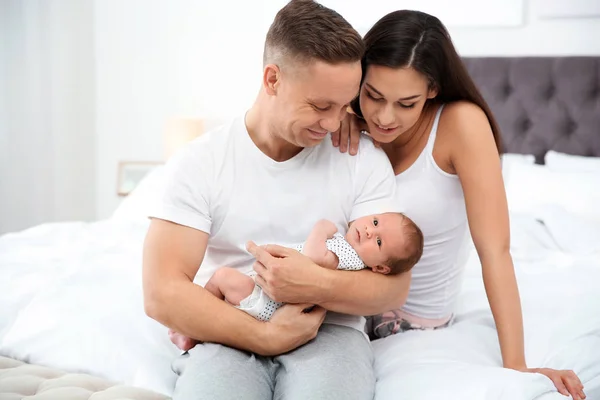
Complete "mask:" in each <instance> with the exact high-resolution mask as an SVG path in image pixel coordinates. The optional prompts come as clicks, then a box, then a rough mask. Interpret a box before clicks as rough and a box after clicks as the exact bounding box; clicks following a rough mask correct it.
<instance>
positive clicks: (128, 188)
mask: <svg viewBox="0 0 600 400" xmlns="http://www.w3.org/2000/svg"><path fill="white" fill-rule="evenodd" d="M162 164H163V163H162V162H159V161H121V162H119V168H118V172H117V173H118V176H117V195H119V196H127V195H129V194H130V193H131V192H132V191H133V189H135V188H136V186H137V185H138V184H139V183H140V182H141V181H142V179H144V177H145V176H146V175H148V173H150V171H152V170H153V169H154V168H156V167H158V166H159V165H162Z"/></svg>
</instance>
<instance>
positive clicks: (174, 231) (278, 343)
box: [143, 219, 324, 355]
mask: <svg viewBox="0 0 600 400" xmlns="http://www.w3.org/2000/svg"><path fill="white" fill-rule="evenodd" d="M207 243H208V234H207V233H205V232H202V231H199V230H196V229H193V228H188V227H184V226H182V225H178V224H175V223H172V222H168V221H164V220H160V219H153V220H152V221H151V223H150V228H149V230H148V233H147V236H146V240H145V242H144V256H143V288H144V308H145V311H146V313H147V314H148V316H150V317H151V318H153V319H155V320H157V321H158V322H160V323H162V324H164V325H166V326H168V327H169V328H172V329H174V330H175V331H177V332H179V333H182V334H183V335H186V336H189V337H192V338H194V339H196V340H199V341H203V342H215V343H221V344H224V345H227V346H230V347H235V348H239V349H243V350H248V351H251V352H254V353H257V354H262V355H273V354H280V353H283V352H286V351H289V350H291V349H294V348H296V347H298V346H300V345H302V344H304V343H306V342H307V341H308V340H310V339H312V338H314V336H315V335H316V332H317V330H318V328H319V326H320V324H321V322H322V320H323V317H324V312H323V311H322V310H319V309H317V310H315V311H316V312H315V311H313V312H312V313H310V314H303V313H302V309H303V308H305V307H306V306H307V305H298V306H294V305H289V306H285V307H282V309H281V310H278V311H277V312H276V313H275V315H274V316H273V318H272V319H271V321H270V322H268V323H264V322H260V321H257V320H256V319H254V318H253V317H251V316H250V315H248V314H246V313H244V312H243V311H240V310H238V309H236V308H234V307H232V306H231V305H229V304H227V303H225V302H224V301H222V300H219V299H218V298H216V297H215V296H213V295H212V294H210V293H209V292H208V291H207V290H205V289H204V288H203V287H201V286H199V285H196V284H194V283H193V279H194V277H195V275H196V272H197V271H198V269H199V267H200V265H201V264H202V260H203V258H204V254H205V252H206V247H207ZM284 309H285V310H284ZM279 311H282V312H281V313H280V312H279Z"/></svg>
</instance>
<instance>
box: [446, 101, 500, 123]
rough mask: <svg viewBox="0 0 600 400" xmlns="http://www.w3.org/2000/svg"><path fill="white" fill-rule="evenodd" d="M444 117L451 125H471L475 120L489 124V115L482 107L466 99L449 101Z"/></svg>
mask: <svg viewBox="0 0 600 400" xmlns="http://www.w3.org/2000/svg"><path fill="white" fill-rule="evenodd" d="M442 118H443V119H444V120H445V121H446V122H447V123H448V124H449V125H450V126H457V127H464V126H470V125H471V124H472V123H473V122H484V123H487V124H488V125H489V122H488V119H487V116H486V115H485V112H484V111H483V110H482V109H481V107H479V106H478V105H477V104H475V103H471V102H470V101H466V100H460V101H453V102H451V103H447V104H446V105H445V106H444V110H443V112H442Z"/></svg>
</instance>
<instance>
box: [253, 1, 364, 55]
mask: <svg viewBox="0 0 600 400" xmlns="http://www.w3.org/2000/svg"><path fill="white" fill-rule="evenodd" d="M363 53H364V44H363V41H362V38H361V37H360V35H359V33H358V32H357V31H356V30H355V29H354V28H353V27H352V25H350V24H349V23H348V21H346V20H345V19H344V18H343V17H342V16H341V15H340V14H338V13H337V12H335V11H334V10H332V9H330V8H327V7H324V6H323V5H321V4H319V3H317V2H315V1H313V0H292V1H290V2H289V3H288V4H287V5H286V6H285V7H283V8H282V9H281V10H279V12H278V13H277V15H276V16H275V20H274V21H273V23H272V24H271V27H270V28H269V32H268V33H267V38H266V40H265V49H264V53H263V63H264V65H267V64H276V65H279V66H281V64H282V63H284V62H285V61H287V60H291V61H292V62H294V63H307V62H311V61H314V60H319V61H324V62H326V63H328V64H333V65H335V64H339V63H345V62H355V61H360V60H361V58H362V56H363Z"/></svg>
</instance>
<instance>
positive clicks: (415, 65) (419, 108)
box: [332, 11, 585, 399]
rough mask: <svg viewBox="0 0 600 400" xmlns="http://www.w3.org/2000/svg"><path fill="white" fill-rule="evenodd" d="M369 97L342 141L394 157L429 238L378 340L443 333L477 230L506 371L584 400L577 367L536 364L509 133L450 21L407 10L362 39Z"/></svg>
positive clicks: (376, 323) (410, 205)
mask: <svg viewBox="0 0 600 400" xmlns="http://www.w3.org/2000/svg"><path fill="white" fill-rule="evenodd" d="M364 40H365V45H366V53H365V56H364V58H363V63H362V66H363V77H362V82H361V89H360V95H359V97H358V98H357V99H356V101H355V102H354V103H353V104H352V110H353V111H354V113H355V114H356V116H354V115H353V116H349V117H348V118H347V119H346V121H345V123H344V124H343V125H342V128H341V129H340V131H338V132H337V134H334V135H332V140H333V142H334V145H336V146H340V150H341V151H346V146H347V144H348V140H349V139H348V138H349V137H350V152H351V153H353V154H355V153H356V143H358V135H359V131H360V129H361V128H365V129H367V130H368V132H369V134H370V136H371V137H372V138H373V139H374V141H375V142H378V144H379V145H380V146H381V147H382V148H383V150H384V151H385V152H386V154H387V155H388V157H389V159H390V161H391V163H392V165H393V168H394V172H395V174H396V179H397V182H398V188H399V194H398V196H399V201H401V202H402V204H403V205H404V206H405V213H406V214H407V215H408V216H409V217H410V218H411V219H413V220H414V221H415V222H416V223H417V225H418V226H419V227H420V228H421V230H422V231H423V233H424V235H425V249H424V253H423V257H422V259H421V261H420V262H419V263H418V264H417V265H416V266H415V267H414V269H413V271H412V281H411V287H410V290H409V295H408V299H407V301H406V304H405V305H404V307H403V308H402V309H400V310H395V311H393V312H391V313H386V314H384V315H382V316H377V317H374V318H373V319H372V327H371V329H372V331H371V335H372V336H375V337H376V338H379V337H384V336H387V335H390V334H393V333H397V332H400V331H404V330H409V329H426V328H441V327H444V326H447V325H449V324H450V323H451V321H452V316H453V307H454V305H455V302H456V298H457V295H458V291H459V286H460V280H461V273H462V270H463V268H464V265H465V261H466V259H465V257H466V254H467V246H468V240H469V233H470V235H471V236H472V239H473V242H474V244H475V247H476V249H477V253H478V255H479V258H480V261H481V264H482V268H483V280H484V284H485V288H486V292H487V297H488V300H489V303H490V306H491V309H492V314H493V316H494V320H495V322H496V327H497V330H498V337H499V341H500V347H501V351H502V360H503V364H504V367H506V368H512V369H515V370H520V371H525V372H534V373H535V372H537V373H541V374H544V375H546V376H547V377H548V378H550V379H551V380H552V382H553V383H554V385H555V386H556V388H557V389H558V391H559V392H560V393H562V394H564V395H569V394H570V395H571V396H572V397H573V398H574V399H585V394H584V393H583V385H582V384H581V382H580V380H579V378H578V377H577V376H576V375H575V374H574V373H573V372H572V371H557V370H552V369H548V368H528V367H527V365H526V363H525V354H524V345H523V322H522V314H521V306H520V299H519V292H518V288H517V283H516V280H515V274H514V269H513V263H512V259H511V255H510V252H509V247H510V246H509V219H508V207H507V201H506V195H505V191H504V185H503V181H502V173H501V165H500V158H499V152H500V136H499V135H500V132H499V130H498V125H497V123H496V121H495V120H494V117H493V115H492V113H491V111H490V109H489V107H488V106H487V104H486V103H485V101H484V100H483V98H482V96H481V94H480V93H479V91H478V90H477V88H476V86H475V84H474V83H473V81H472V80H471V78H470V77H469V75H468V73H467V71H466V69H465V67H464V66H463V64H462V62H461V60H460V57H459V56H458V54H457V53H456V50H455V49H454V47H453V45H452V42H451V39H450V36H449V34H448V32H447V30H446V29H445V27H444V26H443V24H442V23H441V22H440V21H439V20H438V19H437V18H436V17H433V16H431V15H428V14H425V13H422V12H418V11H397V12H393V13H391V14H388V15H386V16H385V17H383V18H382V19H381V20H380V21H378V22H377V23H376V24H375V25H374V26H373V28H372V29H371V30H370V31H369V32H368V33H367V35H366V36H365V38H364Z"/></svg>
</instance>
